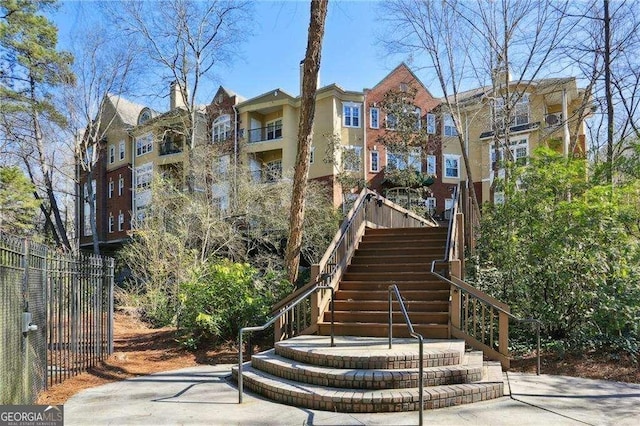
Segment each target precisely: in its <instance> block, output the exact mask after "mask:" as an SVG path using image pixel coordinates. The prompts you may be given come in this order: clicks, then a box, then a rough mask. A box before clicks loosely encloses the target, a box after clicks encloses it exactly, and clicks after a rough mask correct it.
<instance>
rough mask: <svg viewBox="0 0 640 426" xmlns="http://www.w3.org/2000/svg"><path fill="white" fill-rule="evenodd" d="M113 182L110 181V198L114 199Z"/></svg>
mask: <svg viewBox="0 0 640 426" xmlns="http://www.w3.org/2000/svg"><path fill="white" fill-rule="evenodd" d="M113 186H114V185H113V181H112V180H111V179H109V198H112V197H113Z"/></svg>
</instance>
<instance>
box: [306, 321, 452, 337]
mask: <svg viewBox="0 0 640 426" xmlns="http://www.w3.org/2000/svg"><path fill="white" fill-rule="evenodd" d="M388 328H389V326H388V324H387V323H386V322H384V323H377V322H371V323H369V322H355V323H351V322H334V334H335V335H337V336H367V337H386V336H388V335H389V333H388V332H387V330H388ZM413 328H414V330H415V331H416V333H419V334H421V335H422V337H424V338H429V339H448V338H449V325H448V324H435V323H433V324H413ZM318 333H319V334H321V335H323V336H328V335H330V333H331V322H330V321H329V322H327V321H323V322H319V323H318ZM393 335H394V336H396V337H405V338H406V337H410V335H409V331H408V330H407V325H406V324H405V323H404V322H401V323H400V322H399V323H394V324H393Z"/></svg>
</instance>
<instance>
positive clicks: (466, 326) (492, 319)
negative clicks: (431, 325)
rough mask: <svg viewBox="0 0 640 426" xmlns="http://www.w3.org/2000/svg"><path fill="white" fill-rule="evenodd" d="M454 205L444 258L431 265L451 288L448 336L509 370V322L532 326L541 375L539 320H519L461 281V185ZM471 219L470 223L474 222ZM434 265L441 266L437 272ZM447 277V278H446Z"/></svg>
mask: <svg viewBox="0 0 640 426" xmlns="http://www.w3.org/2000/svg"><path fill="white" fill-rule="evenodd" d="M453 198H454V203H453V207H452V209H451V212H450V217H449V233H448V236H447V246H446V249H445V257H444V259H442V260H440V261H438V260H435V261H433V262H432V264H431V273H432V274H434V275H435V276H437V277H439V278H440V279H442V280H444V281H446V282H448V283H449V284H450V286H451V289H450V315H451V321H450V334H451V336H452V337H455V338H458V339H464V340H465V342H466V343H467V344H468V345H469V346H471V347H473V348H475V349H478V350H481V351H482V352H483V353H484V354H485V355H486V356H488V357H489V358H491V359H494V360H498V361H500V364H501V365H502V367H503V368H505V369H508V368H509V365H510V357H509V320H510V319H511V320H514V321H517V322H524V323H532V324H533V325H534V326H535V327H536V332H537V369H536V372H537V374H540V325H541V323H540V321H539V320H537V319H534V318H518V317H516V316H515V315H513V314H511V312H510V311H509V306H508V305H507V304H505V303H502V302H500V301H499V300H497V299H495V298H493V297H491V296H489V295H488V294H486V293H484V292H482V291H481V290H478V289H477V288H475V287H473V286H471V285H469V284H467V283H466V282H465V281H464V248H465V229H464V225H465V219H464V214H463V213H462V205H463V203H462V200H461V197H460V185H458V187H457V188H456V189H455V190H454V193H453ZM476 221H477V220H475V219H474V221H472V222H471V223H476ZM436 265H441V266H442V267H441V268H440V269H438V268H437V266H436ZM447 275H448V276H447Z"/></svg>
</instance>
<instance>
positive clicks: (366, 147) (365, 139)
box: [362, 92, 368, 188]
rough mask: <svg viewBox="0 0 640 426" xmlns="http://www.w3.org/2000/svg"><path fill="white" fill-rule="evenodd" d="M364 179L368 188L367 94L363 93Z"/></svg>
mask: <svg viewBox="0 0 640 426" xmlns="http://www.w3.org/2000/svg"><path fill="white" fill-rule="evenodd" d="M362 133H363V135H364V136H363V138H362V140H363V142H362V145H363V146H362V177H363V178H364V180H363V182H364V187H365V188H366V187H367V149H368V146H367V92H364V93H363V101H362Z"/></svg>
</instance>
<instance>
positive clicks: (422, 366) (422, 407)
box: [417, 334, 424, 426]
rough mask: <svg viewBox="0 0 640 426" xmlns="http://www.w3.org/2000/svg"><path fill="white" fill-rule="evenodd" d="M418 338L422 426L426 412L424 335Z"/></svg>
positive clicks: (419, 398) (419, 399) (420, 417)
mask: <svg viewBox="0 0 640 426" xmlns="http://www.w3.org/2000/svg"><path fill="white" fill-rule="evenodd" d="M417 336H418V344H419V345H420V349H419V352H418V355H419V356H418V358H419V360H420V365H419V366H418V374H420V377H418V392H420V394H419V397H418V401H420V414H419V415H418V416H419V417H418V419H419V424H420V426H422V425H423V424H424V423H423V411H424V344H423V338H422V335H420V334H417Z"/></svg>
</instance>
